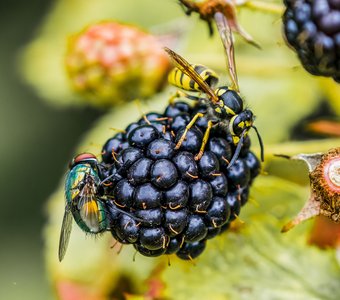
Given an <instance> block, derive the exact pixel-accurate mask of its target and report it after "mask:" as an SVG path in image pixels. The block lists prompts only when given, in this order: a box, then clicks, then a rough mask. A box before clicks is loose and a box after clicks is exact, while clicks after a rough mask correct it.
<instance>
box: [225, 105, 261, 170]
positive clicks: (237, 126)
mask: <svg viewBox="0 0 340 300" xmlns="http://www.w3.org/2000/svg"><path fill="white" fill-rule="evenodd" d="M254 120H255V116H254V114H253V112H252V111H251V110H249V109H245V110H244V111H242V112H240V113H239V114H238V115H235V116H233V117H232V118H231V119H230V123H229V131H230V133H231V137H232V140H233V143H234V145H235V146H236V149H235V153H234V156H233V158H232V159H231V161H230V164H229V166H228V167H231V166H232V165H233V163H234V162H235V160H236V159H237V158H238V156H239V154H240V151H241V148H242V145H243V141H244V138H245V137H246V136H247V134H248V132H249V130H250V129H251V128H254V130H255V132H256V134H257V138H258V140H259V143H260V148H261V160H262V161H263V159H264V149H263V142H262V138H261V136H260V134H259V132H258V130H257V128H256V127H255V126H254V125H253V124H254Z"/></svg>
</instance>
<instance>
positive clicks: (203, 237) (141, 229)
mask: <svg viewBox="0 0 340 300" xmlns="http://www.w3.org/2000/svg"><path fill="white" fill-rule="evenodd" d="M204 109H205V107H202V105H195V106H194V107H191V106H190V105H188V104H187V103H185V102H176V103H173V104H170V105H168V107H167V108H166V109H165V111H164V113H163V114H159V113H154V112H152V113H148V114H146V115H145V117H143V118H141V119H140V120H139V121H137V122H135V123H131V124H130V125H129V126H128V127H127V128H126V130H125V133H118V134H116V135H115V136H113V137H112V138H110V139H109V140H108V141H107V142H106V143H105V145H104V146H103V151H102V160H103V162H102V164H101V169H102V172H101V173H102V174H103V175H102V176H103V178H105V177H107V176H110V177H109V179H108V182H107V183H106V185H107V187H106V194H107V195H108V197H109V198H111V199H112V201H110V202H109V203H108V211H109V212H110V213H109V214H110V216H111V232H112V235H113V236H114V238H115V239H117V240H118V241H119V242H120V243H123V244H133V245H134V247H135V249H136V250H137V251H138V252H140V253H141V254H143V255H145V256H159V255H162V254H173V253H176V254H177V256H178V257H179V258H181V259H186V260H187V259H193V258H195V257H197V256H198V255H200V254H201V253H202V252H203V251H204V249H205V246H206V242H207V240H208V239H211V238H213V237H215V236H217V235H218V234H220V233H222V232H224V231H225V230H227V229H228V227H229V224H230V222H231V221H233V220H234V219H235V218H237V216H238V215H239V214H240V211H241V207H242V206H243V205H244V204H245V203H246V202H247V200H248V193H249V186H250V184H251V183H252V181H253V179H254V178H255V177H256V176H257V175H258V174H259V170H260V162H259V160H258V158H257V157H256V156H255V155H254V154H253V153H252V152H251V151H250V150H249V147H250V140H249V138H247V139H246V140H245V142H244V144H243V148H242V151H241V154H240V157H239V158H238V159H237V160H236V162H235V164H234V165H233V166H232V167H230V168H229V169H227V166H228V162H229V161H230V159H231V158H232V156H233V154H234V151H235V147H234V146H233V144H232V141H231V139H230V137H229V136H228V132H227V131H225V130H221V129H213V130H212V131H211V135H210V137H209V141H208V143H207V147H206V149H205V152H204V154H203V156H202V158H201V159H200V160H198V161H196V160H195V158H194V157H195V154H197V153H198V151H199V149H200V146H201V143H202V139H203V133H204V131H205V129H206V126H207V120H206V118H202V119H200V120H199V121H198V122H197V123H196V125H195V126H193V127H192V128H191V129H190V130H189V131H188V134H187V137H186V139H185V140H184V142H183V143H182V145H181V147H180V148H179V149H178V150H176V149H175V145H176V143H177V141H178V140H179V139H180V137H181V136H182V133H183V131H184V129H185V126H186V125H187V124H188V123H189V122H190V120H191V119H192V117H193V116H194V115H195V114H196V113H197V111H199V110H200V111H202V110H204ZM115 206H117V207H119V208H120V209H123V210H125V211H126V212H128V213H129V214H131V215H133V216H134V217H135V219H132V218H131V217H130V216H127V215H124V214H123V213H119V212H117V210H115V209H114V207H115Z"/></svg>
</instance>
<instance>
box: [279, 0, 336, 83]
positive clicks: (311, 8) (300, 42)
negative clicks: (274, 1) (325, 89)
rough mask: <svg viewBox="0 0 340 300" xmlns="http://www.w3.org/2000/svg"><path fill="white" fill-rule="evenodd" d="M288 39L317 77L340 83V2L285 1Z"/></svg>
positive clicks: (286, 34)
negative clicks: (330, 78)
mask: <svg viewBox="0 0 340 300" xmlns="http://www.w3.org/2000/svg"><path fill="white" fill-rule="evenodd" d="M284 3H285V5H286V7H287V9H286V11H285V13H284V16H283V24H284V32H285V36H286V40H287V42H288V43H289V45H290V46H292V47H293V48H294V49H295V50H296V52H297V54H298V56H299V59H300V61H301V63H302V65H303V67H304V68H305V69H306V70H307V71H308V72H309V73H311V74H313V75H320V76H327V77H333V78H334V80H335V81H337V82H340V2H339V1H338V0H315V1H311V0H285V1H284Z"/></svg>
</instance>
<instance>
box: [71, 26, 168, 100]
mask: <svg viewBox="0 0 340 300" xmlns="http://www.w3.org/2000/svg"><path fill="white" fill-rule="evenodd" d="M65 64H66V70H67V74H68V76H69V78H70V82H71V84H72V87H73V88H74V89H75V90H76V91H77V92H79V93H80V94H81V95H83V96H85V97H86V98H88V99H89V100H91V101H92V102H94V103H95V104H98V105H106V106H108V105H112V104H115V103H117V102H120V101H126V100H132V99H135V98H137V97H138V98H139V97H141V98H145V97H148V96H151V95H152V94H154V93H155V92H157V91H158V90H159V89H160V88H161V87H162V85H163V83H164V79H165V77H166V73H167V70H168V69H169V60H168V57H167V56H166V54H165V53H164V51H163V50H162V47H161V45H160V43H159V42H158V41H157V38H156V37H154V36H152V35H150V34H148V33H146V32H144V31H142V30H141V29H139V28H137V27H134V26H131V25H126V24H119V23H117V22H113V21H105V22H100V23H97V24H93V25H91V26H88V27H87V28H85V29H84V30H82V31H81V32H80V33H78V34H75V35H74V36H72V37H71V38H70V39H69V43H68V48H67V53H66V57H65Z"/></svg>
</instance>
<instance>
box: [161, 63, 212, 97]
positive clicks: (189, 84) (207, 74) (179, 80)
mask: <svg viewBox="0 0 340 300" xmlns="http://www.w3.org/2000/svg"><path fill="white" fill-rule="evenodd" d="M191 66H192V67H193V68H194V70H195V71H196V72H197V73H198V74H199V75H200V76H201V77H202V79H203V80H204V81H205V82H206V83H207V84H208V85H209V86H210V87H214V86H215V85H216V84H217V83H218V75H217V74H216V73H215V72H214V71H213V70H211V69H208V68H207V67H205V66H203V65H191ZM168 81H169V83H170V84H172V85H174V86H176V87H178V88H181V89H183V90H186V91H193V92H199V91H202V89H201V88H200V86H199V85H198V84H197V83H196V81H195V80H193V79H191V78H190V77H189V76H188V75H186V74H185V73H184V72H182V71H181V70H180V69H179V68H177V67H176V68H174V69H173V70H172V71H171V72H170V74H169V76H168Z"/></svg>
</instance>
